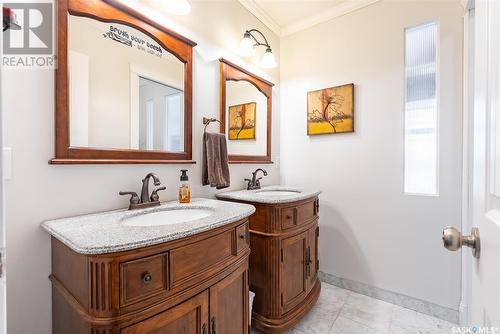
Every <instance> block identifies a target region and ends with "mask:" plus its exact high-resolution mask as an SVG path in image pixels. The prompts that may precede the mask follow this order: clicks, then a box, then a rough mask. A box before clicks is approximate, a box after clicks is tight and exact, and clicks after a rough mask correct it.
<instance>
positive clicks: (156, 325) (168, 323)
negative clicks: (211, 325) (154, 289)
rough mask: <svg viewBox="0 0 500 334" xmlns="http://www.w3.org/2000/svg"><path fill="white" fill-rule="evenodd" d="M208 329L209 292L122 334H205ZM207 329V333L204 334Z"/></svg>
mask: <svg viewBox="0 0 500 334" xmlns="http://www.w3.org/2000/svg"><path fill="white" fill-rule="evenodd" d="M207 328H208V292H207V291H205V292H203V293H201V294H199V295H197V296H195V297H193V298H191V299H188V300H187V301H185V302H183V303H181V304H179V305H177V306H175V307H173V308H171V309H168V310H167V311H165V312H162V313H160V314H158V315H155V316H153V317H151V318H149V319H147V320H144V321H142V322H140V323H138V324H135V325H132V326H129V327H126V328H124V329H122V330H121V332H120V333H121V334H205V333H206V332H207ZM204 329H205V333H204Z"/></svg>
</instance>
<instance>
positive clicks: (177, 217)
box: [122, 209, 213, 226]
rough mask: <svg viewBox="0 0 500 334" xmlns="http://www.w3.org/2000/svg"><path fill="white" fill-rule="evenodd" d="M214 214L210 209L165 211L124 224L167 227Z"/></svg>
mask: <svg viewBox="0 0 500 334" xmlns="http://www.w3.org/2000/svg"><path fill="white" fill-rule="evenodd" d="M212 214H213V211H212V210H208V209H176V210H163V211H154V212H151V213H145V214H140V215H137V216H133V217H130V218H126V219H125V220H123V222H122V223H123V225H125V226H166V225H174V224H180V223H187V222H190V221H193V220H198V219H202V218H206V217H208V216H210V215H212Z"/></svg>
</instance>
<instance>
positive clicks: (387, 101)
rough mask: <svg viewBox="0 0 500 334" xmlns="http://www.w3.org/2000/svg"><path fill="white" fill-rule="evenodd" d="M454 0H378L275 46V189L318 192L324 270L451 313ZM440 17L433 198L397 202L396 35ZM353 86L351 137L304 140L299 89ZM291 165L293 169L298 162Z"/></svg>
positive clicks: (457, 191)
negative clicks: (446, 234) (448, 230)
mask: <svg viewBox="0 0 500 334" xmlns="http://www.w3.org/2000/svg"><path fill="white" fill-rule="evenodd" d="M462 17H463V8H462V7H461V6H460V3H459V1H425V2H421V1H382V2H379V3H376V4H374V5H372V6H369V7H366V8H364V9H361V10H358V11H356V12H353V13H350V14H348V15H345V16H342V17H339V18H337V19H335V20H332V21H329V22H326V23H323V24H320V25H318V26H315V27H312V28H310V29H307V30H305V31H302V32H299V33H297V34H294V35H291V36H287V37H285V38H283V39H282V41H281V78H280V85H281V110H283V113H282V116H283V117H282V118H281V129H282V130H281V131H282V132H281V133H282V136H281V143H282V145H281V160H282V169H281V172H282V173H281V176H282V183H286V184H289V185H295V186H299V187H306V186H307V187H312V188H319V189H322V190H323V194H322V195H321V196H320V199H321V214H320V216H321V221H320V230H321V233H320V258H321V270H322V271H324V272H327V273H331V274H334V275H337V276H340V277H343V278H348V279H351V280H355V281H358V282H362V283H366V284H369V285H372V286H376V287H379V288H383V289H387V290H391V291H395V292H398V293H402V294H405V295H408V296H412V297H416V298H420V299H423V300H427V301H430V302H433V303H437V304H439V305H442V306H446V307H450V308H453V309H457V308H458V303H459V298H460V256H459V255H458V254H456V253H450V252H448V251H446V250H445V249H444V248H443V246H442V244H441V243H442V242H441V230H442V228H443V227H444V226H446V225H454V226H460V223H461V217H460V210H461V202H460V197H461V186H460V181H461V163H462V161H461V126H462V124H461V117H462V116H461V115H462V104H461V96H462V89H461V87H462ZM432 20H436V21H438V22H439V38H440V51H439V52H440V54H439V72H440V82H439V90H440V95H439V98H440V108H439V113H440V127H439V131H440V143H439V148H440V152H441V155H440V159H441V160H440V166H439V168H440V169H439V175H440V196H439V197H423V196H420V197H419V196H405V195H403V124H404V123H403V111H404V86H403V85H404V28H405V27H411V26H414V25H417V24H421V23H426V22H429V21H432ZM347 83H354V84H355V103H354V105H355V115H354V117H355V133H352V134H337V135H325V136H317V137H308V136H307V135H306V121H305V120H306V112H307V111H306V97H307V92H308V91H312V90H316V89H321V88H327V87H331V86H336V85H341V84H347ZM298 161H300V162H301V163H297V162H298Z"/></svg>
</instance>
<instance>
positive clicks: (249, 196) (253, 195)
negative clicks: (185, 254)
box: [215, 186, 321, 204]
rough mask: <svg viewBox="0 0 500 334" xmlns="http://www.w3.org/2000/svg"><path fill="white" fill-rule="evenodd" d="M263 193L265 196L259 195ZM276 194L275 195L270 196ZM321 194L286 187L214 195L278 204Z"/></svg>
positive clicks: (223, 197)
mask: <svg viewBox="0 0 500 334" xmlns="http://www.w3.org/2000/svg"><path fill="white" fill-rule="evenodd" d="M283 191H285V192H294V194H283V193H282V192H283ZM262 192H265V193H266V195H265V196H264V195H262V194H259V193H262ZM272 192H276V195H272ZM319 194H321V191H305V190H300V189H297V188H292V187H287V186H266V187H262V188H261V189H257V190H239V191H229V192H225V193H219V194H217V195H215V196H216V197H217V198H218V199H229V200H234V201H245V202H255V203H264V204H279V203H290V202H296V201H300V200H304V199H308V198H312V197H316V196H318V195H319Z"/></svg>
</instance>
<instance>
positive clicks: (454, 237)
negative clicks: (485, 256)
mask: <svg viewBox="0 0 500 334" xmlns="http://www.w3.org/2000/svg"><path fill="white" fill-rule="evenodd" d="M442 238H443V246H444V247H445V248H446V249H447V250H450V251H456V250H459V249H460V248H461V247H462V246H467V247H470V248H472V256H474V257H475V258H476V259H479V257H480V256H481V237H480V236H479V229H478V228H477V227H473V228H472V229H471V233H470V235H463V234H462V233H461V232H460V231H459V230H457V229H456V228H454V227H452V226H447V227H445V228H444V229H443V237H442Z"/></svg>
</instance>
